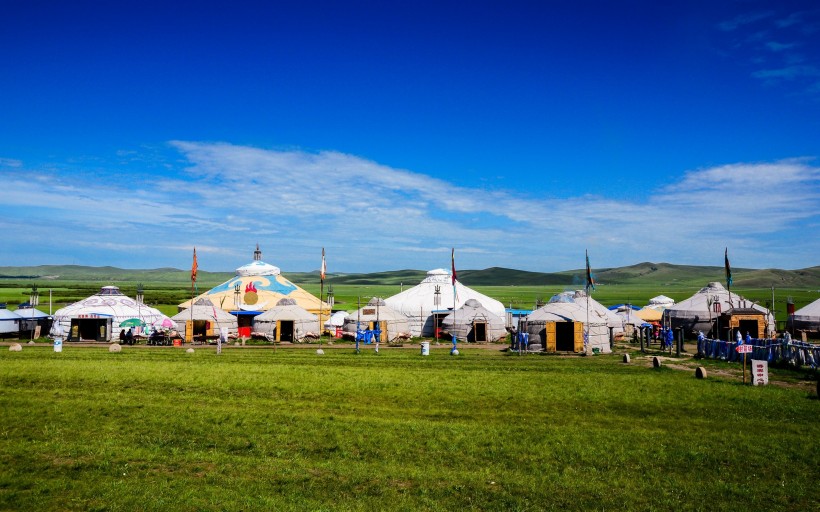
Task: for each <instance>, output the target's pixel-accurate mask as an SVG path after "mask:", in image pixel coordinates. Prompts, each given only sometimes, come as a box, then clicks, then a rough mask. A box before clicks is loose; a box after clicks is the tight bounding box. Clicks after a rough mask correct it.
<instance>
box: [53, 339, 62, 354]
mask: <svg viewBox="0 0 820 512" xmlns="http://www.w3.org/2000/svg"><path fill="white" fill-rule="evenodd" d="M62 351H63V339H62V338H54V352H62Z"/></svg>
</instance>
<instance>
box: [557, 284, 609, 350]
mask: <svg viewBox="0 0 820 512" xmlns="http://www.w3.org/2000/svg"><path fill="white" fill-rule="evenodd" d="M553 299H554V300H553ZM553 299H551V300H550V302H553V301H554V302H570V300H568V299H571V302H575V303H576V304H580V305H581V306H582V307H583V308H585V309H586V307H587V303H589V310H590V313H592V312H593V311H594V312H595V313H596V315H597V316H598V317H602V318H604V317H605V318H606V326H607V327H612V328H613V331H612V332H613V334H615V335H620V334H623V332H624V321H623V319H622V318H621V316H620V315H618V313H617V312H616V311H612V310H610V309H609V308H607V307H606V306H604V305H603V304H601V303H600V302H598V301H597V300H595V299H593V298H592V297H590V296H588V295H587V292H586V291H585V290H575V291H573V292H563V293H559V294H558V295H556V296H555V297H553ZM590 318H591V316H590ZM607 346H608V345H607Z"/></svg>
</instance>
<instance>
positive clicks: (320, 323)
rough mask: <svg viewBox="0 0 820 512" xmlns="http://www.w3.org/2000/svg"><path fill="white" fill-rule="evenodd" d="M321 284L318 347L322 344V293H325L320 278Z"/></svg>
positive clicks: (323, 281)
mask: <svg viewBox="0 0 820 512" xmlns="http://www.w3.org/2000/svg"><path fill="white" fill-rule="evenodd" d="M320 282H321V284H320V285H319V347H320V348H321V346H322V336H323V335H324V334H325V331H324V329H323V328H322V327H323V325H322V306H324V303H323V302H322V295H323V294H324V293H325V280H324V279H322V280H321V281H320Z"/></svg>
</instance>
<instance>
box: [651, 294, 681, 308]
mask: <svg viewBox="0 0 820 512" xmlns="http://www.w3.org/2000/svg"><path fill="white" fill-rule="evenodd" d="M674 305H675V300H674V299H670V298H669V297H667V296H666V295H658V296H657V297H652V298H651V299H649V304H647V305H646V307H648V308H650V309H654V310H657V311H663V310H664V309H669V308H671V307H672V306H674Z"/></svg>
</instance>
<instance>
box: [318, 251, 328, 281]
mask: <svg viewBox="0 0 820 512" xmlns="http://www.w3.org/2000/svg"><path fill="white" fill-rule="evenodd" d="M326 272H327V263H325V248H324V247H322V268H321V269H320V270H319V276H320V277H321V279H322V281H324V280H325V273H326Z"/></svg>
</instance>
